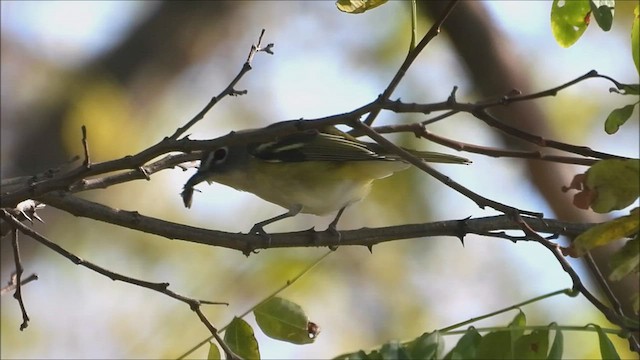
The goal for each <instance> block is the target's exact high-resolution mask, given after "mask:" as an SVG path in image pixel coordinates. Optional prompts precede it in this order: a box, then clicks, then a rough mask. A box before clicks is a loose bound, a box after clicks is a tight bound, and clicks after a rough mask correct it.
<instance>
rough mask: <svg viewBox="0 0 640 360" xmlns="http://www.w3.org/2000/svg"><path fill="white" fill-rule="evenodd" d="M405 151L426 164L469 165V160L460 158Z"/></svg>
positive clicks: (426, 152)
mask: <svg viewBox="0 0 640 360" xmlns="http://www.w3.org/2000/svg"><path fill="white" fill-rule="evenodd" d="M405 150H407V151H408V152H410V153H411V154H412V155H414V156H416V157H419V158H420V159H422V160H424V161H426V162H434V163H444V164H465V165H468V164H471V160H469V159H466V158H463V157H460V156H455V155H449V154H442V153H437V152H432V151H418V150H411V149H405Z"/></svg>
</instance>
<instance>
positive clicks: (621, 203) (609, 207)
mask: <svg viewBox="0 0 640 360" xmlns="http://www.w3.org/2000/svg"><path fill="white" fill-rule="evenodd" d="M586 175H587V176H586V179H585V185H586V186H587V187H588V188H589V189H593V190H595V191H596V193H597V195H596V197H595V199H594V201H593V202H592V203H591V209H593V211H595V212H598V213H607V212H610V211H613V210H620V209H624V208H625V207H627V206H629V205H631V204H633V202H634V201H636V199H637V198H638V196H639V195H640V160H638V159H629V160H617V159H612V160H601V161H598V162H597V163H595V164H594V165H593V166H591V168H589V170H587V173H586Z"/></svg>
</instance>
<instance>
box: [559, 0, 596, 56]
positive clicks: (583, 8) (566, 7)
mask: <svg viewBox="0 0 640 360" xmlns="http://www.w3.org/2000/svg"><path fill="white" fill-rule="evenodd" d="M590 12H591V6H590V5H589V0H553V4H552V5H551V32H552V33H553V37H554V38H555V39H556V42H557V43H558V44H560V46H562V47H565V48H566V47H569V46H571V45H573V44H575V42H576V41H578V39H579V38H580V37H581V36H582V34H583V33H584V31H585V30H586V29H587V26H589V17H590Z"/></svg>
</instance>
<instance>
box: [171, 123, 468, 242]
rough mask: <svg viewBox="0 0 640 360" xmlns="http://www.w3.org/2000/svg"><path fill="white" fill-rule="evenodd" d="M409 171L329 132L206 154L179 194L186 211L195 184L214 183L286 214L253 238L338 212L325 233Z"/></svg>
mask: <svg viewBox="0 0 640 360" xmlns="http://www.w3.org/2000/svg"><path fill="white" fill-rule="evenodd" d="M405 150H407V151H409V152H410V153H411V154H413V155H415V156H417V157H419V158H421V159H422V160H424V161H428V162H437V163H450V164H469V163H470V161H469V160H467V159H465V158H462V157H458V156H454V155H448V154H441V153H436V152H429V151H416V150H408V149H405ZM409 166H410V164H409V163H407V162H406V161H404V160H403V159H402V158H401V157H399V156H398V155H395V154H393V153H390V152H389V151H388V150H386V149H385V148H384V147H383V146H381V145H379V144H377V143H371V142H363V141H359V140H357V139H356V138H354V137H352V136H350V135H348V134H346V133H344V132H342V131H340V130H338V129H337V128H335V127H328V128H326V129H323V130H322V131H318V130H307V131H300V132H297V133H293V134H290V135H287V136H284V137H281V138H278V139H275V140H274V141H270V142H262V143H249V144H242V145H234V146H225V147H221V148H218V149H215V150H212V151H207V152H204V153H203V157H202V160H201V161H200V167H199V169H198V172H197V173H196V174H195V175H193V176H192V177H191V178H190V179H189V180H188V181H187V183H186V184H185V185H184V189H183V191H182V194H181V195H182V199H183V201H184V205H185V206H186V207H187V208H189V207H191V203H192V198H193V192H194V189H193V187H194V186H195V185H197V184H199V183H200V182H202V181H207V182H208V183H211V182H217V183H220V184H224V185H228V186H230V187H232V188H234V189H236V190H240V191H248V192H250V193H253V194H255V195H257V196H259V197H261V198H262V199H264V200H266V201H269V202H272V203H274V204H277V205H280V206H282V207H284V208H286V209H287V210H288V211H287V212H286V213H284V214H281V215H278V216H275V217H273V218H270V219H267V220H264V221H261V222H259V223H257V224H255V225H254V226H253V228H252V229H251V232H250V233H252V234H260V235H267V233H266V232H265V231H264V229H263V227H264V226H265V225H268V224H271V223H273V222H275V221H278V220H282V219H285V218H288V217H292V216H295V215H297V214H298V213H307V214H314V215H325V214H328V213H331V212H334V211H338V213H337V215H336V217H335V218H334V220H333V221H332V222H331V224H330V225H329V228H328V230H330V231H333V232H336V224H337V223H338V220H339V219H340V216H341V215H342V212H343V211H344V209H345V208H346V207H347V206H349V205H351V204H353V203H355V202H357V201H359V200H361V199H363V198H364V197H365V196H367V194H368V193H369V191H370V190H371V183H372V182H373V181H374V180H376V179H382V178H385V177H387V176H390V175H392V174H393V173H395V172H397V171H400V170H404V169H407V168H408V167H409ZM267 236H268V235H267Z"/></svg>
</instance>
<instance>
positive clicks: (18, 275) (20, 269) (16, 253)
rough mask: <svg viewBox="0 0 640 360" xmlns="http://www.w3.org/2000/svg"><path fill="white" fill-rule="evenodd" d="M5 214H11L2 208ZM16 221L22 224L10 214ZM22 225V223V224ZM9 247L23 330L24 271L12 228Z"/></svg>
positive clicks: (24, 316) (26, 321)
mask: <svg viewBox="0 0 640 360" xmlns="http://www.w3.org/2000/svg"><path fill="white" fill-rule="evenodd" d="M2 211H3V212H4V213H5V214H7V215H9V216H11V215H10V214H9V213H8V212H6V211H5V210H2ZM11 217H12V218H13V220H15V222H16V223H18V224H20V225H22V223H21V222H20V220H18V219H16V218H14V217H13V216H11ZM22 226H24V225H22ZM11 247H12V248H13V261H14V263H15V265H16V280H15V284H16V292H15V293H13V298H14V299H16V300H17V301H18V304H19V305H20V311H21V312H22V324H20V331H22V330H24V329H26V328H27V326H29V315H28V314H27V309H26V308H25V306H24V300H23V299H22V272H23V271H24V269H23V267H22V261H21V260H20V247H19V246H18V230H16V229H15V228H14V230H13V231H12V232H11Z"/></svg>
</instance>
